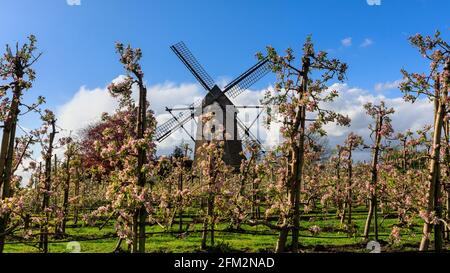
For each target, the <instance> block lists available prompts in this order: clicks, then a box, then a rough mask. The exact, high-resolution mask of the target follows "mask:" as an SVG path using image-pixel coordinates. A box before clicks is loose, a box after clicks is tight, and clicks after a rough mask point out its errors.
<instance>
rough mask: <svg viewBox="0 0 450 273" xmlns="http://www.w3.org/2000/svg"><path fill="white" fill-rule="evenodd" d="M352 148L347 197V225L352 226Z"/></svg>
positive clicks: (349, 158) (350, 150) (350, 151)
mask: <svg viewBox="0 0 450 273" xmlns="http://www.w3.org/2000/svg"><path fill="white" fill-rule="evenodd" d="M352 148H353V147H352V146H351V145H350V147H349V154H348V163H347V164H348V166H347V169H348V190H347V193H348V196H347V208H348V213H347V217H348V218H347V223H348V224H349V225H350V224H351V223H352V204H353V192H352V186H353V185H352V179H353V162H352Z"/></svg>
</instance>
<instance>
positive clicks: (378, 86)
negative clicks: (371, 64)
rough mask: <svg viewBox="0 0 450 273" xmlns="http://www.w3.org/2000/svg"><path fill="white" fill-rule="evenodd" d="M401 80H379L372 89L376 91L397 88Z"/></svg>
mask: <svg viewBox="0 0 450 273" xmlns="http://www.w3.org/2000/svg"><path fill="white" fill-rule="evenodd" d="M402 81H403V80H401V79H400V80H396V81H393V82H380V83H377V84H375V86H374V89H375V91H377V92H382V91H386V90H392V89H397V88H398V87H399V86H400V83H402Z"/></svg>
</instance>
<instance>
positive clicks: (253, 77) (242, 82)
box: [223, 58, 270, 98]
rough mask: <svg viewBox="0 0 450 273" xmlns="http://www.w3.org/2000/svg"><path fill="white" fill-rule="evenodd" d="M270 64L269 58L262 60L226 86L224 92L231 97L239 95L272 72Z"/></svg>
mask: <svg viewBox="0 0 450 273" xmlns="http://www.w3.org/2000/svg"><path fill="white" fill-rule="evenodd" d="M269 64H270V62H269V60H268V58H265V59H263V60H261V61H260V62H258V63H257V64H256V65H254V66H253V67H251V68H250V69H249V70H247V71H246V72H244V73H243V74H242V75H241V76H239V77H238V78H237V79H235V80H234V81H232V82H231V83H229V84H228V85H227V86H225V88H224V91H223V92H224V93H225V94H227V96H228V97H230V98H235V97H237V96H239V95H240V94H241V93H242V92H244V91H245V90H246V89H248V88H250V86H252V85H253V84H254V83H256V82H257V81H259V80H260V79H261V78H262V77H264V76H265V75H266V74H267V73H269V72H270V65H269Z"/></svg>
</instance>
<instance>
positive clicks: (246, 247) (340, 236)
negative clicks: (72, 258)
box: [5, 211, 448, 253]
mask: <svg viewBox="0 0 450 273" xmlns="http://www.w3.org/2000/svg"><path fill="white" fill-rule="evenodd" d="M353 216H354V218H353V222H354V224H356V227H357V234H355V236H354V237H348V235H347V233H346V232H345V231H344V230H343V227H342V225H341V224H340V221H339V219H337V218H336V216H335V215H333V214H332V213H329V214H323V213H315V214H308V215H303V216H302V221H301V232H300V235H301V238H300V244H301V246H302V250H303V251H305V252H343V251H351V252H366V251H367V250H366V249H365V244H364V241H363V239H362V238H360V236H361V234H362V230H363V228H364V223H365V218H366V213H365V212H357V211H356V212H355V213H354V215H353ZM188 220H190V219H189V218H185V219H184V222H186V221H188ZM381 221H382V219H380V220H379V223H381ZM397 223H398V220H397V219H396V218H387V219H385V220H384V221H383V222H382V224H381V225H380V227H379V234H380V237H379V239H380V241H381V242H382V243H383V248H382V249H383V250H384V251H415V250H417V248H418V245H419V242H420V239H421V228H422V222H421V221H420V220H419V219H418V220H416V223H415V225H413V227H412V228H411V229H409V230H404V231H403V232H402V241H401V242H400V243H399V244H390V243H389V234H390V232H391V229H392V226H393V225H395V224H397ZM71 224H72V223H70V222H69V223H68V225H69V226H70V225H71ZM313 225H317V226H319V227H321V229H322V231H321V232H320V233H319V234H317V235H316V236H314V235H312V234H311V233H310V232H309V231H308V228H309V227H311V226H313ZM226 228H227V225H226V224H219V225H218V226H217V227H216V229H217V230H224V229H226ZM242 228H243V229H244V230H247V231H257V232H266V233H274V234H273V235H260V234H257V235H255V234H236V233H225V232H216V234H215V246H214V247H213V248H210V249H209V251H221V252H272V251H273V249H274V246H275V244H276V240H277V234H276V232H274V231H271V230H270V229H268V228H267V227H265V226H254V227H250V226H245V225H244V226H242ZM194 229H195V230H200V229H201V225H200V224H197V225H195V228H194ZM177 230H178V225H177V224H175V225H174V226H173V231H177ZM146 231H147V232H148V233H150V232H161V231H163V230H162V229H161V228H160V227H159V226H151V227H147V230H146ZM67 234H68V235H69V236H68V238H65V239H63V240H60V241H59V242H52V243H49V252H58V253H64V252H68V250H67V249H66V247H67V242H68V241H79V242H80V245H81V252H87V253H110V252H112V251H113V250H114V248H115V246H116V244H117V238H105V239H96V238H99V237H112V236H114V235H115V231H114V227H113V224H112V223H110V224H109V225H106V226H105V227H103V228H102V229H101V230H100V229H99V228H98V227H86V226H83V227H70V228H68V229H67ZM90 239H95V240H90ZM11 240H13V239H10V240H9V243H8V242H7V244H6V245H5V252H7V253H8V252H9V253H24V252H39V250H38V249H37V248H36V247H33V246H30V245H27V244H24V243H13V242H11ZM50 241H55V239H53V238H50ZM200 242H201V233H200V232H196V233H189V234H186V235H185V236H184V237H183V238H179V237H176V236H175V235H173V234H168V233H163V234H153V235H151V234H150V235H148V236H147V239H146V251H147V252H165V253H166V252H173V253H185V252H200V251H201V250H200ZM288 243H289V242H288ZM208 244H209V238H208ZM447 247H448V246H447ZM122 249H124V250H125V251H126V244H125V242H124V243H123V244H122Z"/></svg>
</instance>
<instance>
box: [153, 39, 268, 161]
mask: <svg viewBox="0 0 450 273" xmlns="http://www.w3.org/2000/svg"><path fill="white" fill-rule="evenodd" d="M170 48H171V49H172V51H173V52H174V53H175V54H176V55H177V56H178V58H179V59H180V60H181V61H182V62H183V64H184V65H185V66H186V67H187V68H188V69H189V71H190V72H191V73H192V74H193V75H194V77H195V78H196V79H197V80H198V82H199V83H200V84H201V85H202V86H203V88H204V89H205V90H206V91H207V94H206V96H205V97H204V98H203V99H201V100H198V101H196V102H194V103H192V104H191V105H189V106H188V107H184V108H168V107H166V111H167V112H168V113H169V114H170V115H171V118H170V119H169V120H168V121H166V122H164V123H162V124H161V125H160V126H158V127H157V128H156V133H155V137H156V141H157V142H162V141H164V140H165V139H166V138H167V137H169V136H170V135H171V134H172V133H173V132H175V131H177V130H179V129H182V130H184V131H185V132H186V133H187V134H188V135H189V136H190V137H191V139H192V140H193V141H194V142H195V152H194V162H195V160H196V159H197V158H198V152H197V151H198V148H199V147H201V145H203V144H204V143H205V142H208V141H210V140H212V139H220V140H223V141H224V155H223V160H224V162H225V163H226V164H227V165H230V166H234V167H239V166H240V164H241V160H242V159H243V155H242V144H243V143H244V144H245V143H247V142H250V141H256V142H258V143H259V140H258V139H257V138H256V137H255V136H254V135H253V134H252V133H251V132H250V127H251V126H252V125H253V124H254V122H255V121H256V120H257V119H258V118H259V116H260V115H261V113H262V112H263V107H261V106H236V105H234V104H233V102H232V101H231V99H234V98H236V97H237V96H239V95H240V94H242V92H243V91H245V90H246V89H248V88H249V87H250V86H252V85H253V84H254V83H256V82H257V81H258V80H260V79H261V78H262V77H264V76H265V75H266V74H267V73H268V72H269V71H270V67H269V61H268V59H267V58H266V59H263V60H261V61H259V62H258V63H257V64H255V65H254V66H252V67H251V68H250V69H248V70H247V71H245V72H244V73H242V74H241V75H240V76H239V77H237V78H236V79H235V80H233V81H232V82H230V83H229V84H228V85H226V86H225V87H224V88H223V90H222V89H221V88H220V87H219V86H217V85H216V84H215V83H214V80H213V79H212V78H211V76H210V75H209V74H208V73H207V72H206V71H205V70H204V68H203V67H202V66H201V65H200V63H199V62H198V61H197V59H196V58H195V57H194V55H193V54H192V53H191V51H190V50H189V49H188V48H187V47H186V45H185V44H184V43H183V42H179V43H177V44H175V45H173V46H171V47H170ZM239 108H259V109H261V110H259V113H258V115H257V117H256V119H255V121H253V122H252V124H251V125H250V126H246V125H245V124H244V123H243V122H242V121H241V120H240V119H239V118H238V116H237V113H238V109H239ZM174 112H176V113H174ZM205 116H209V117H210V118H209V120H208V121H206V122H204V121H203V117H205ZM195 117H198V122H197V129H196V134H195V138H194V137H193V136H192V135H191V134H190V133H189V131H188V130H187V129H186V128H185V125H186V124H187V123H188V122H189V121H190V120H194V121H195V119H194V118H195Z"/></svg>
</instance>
